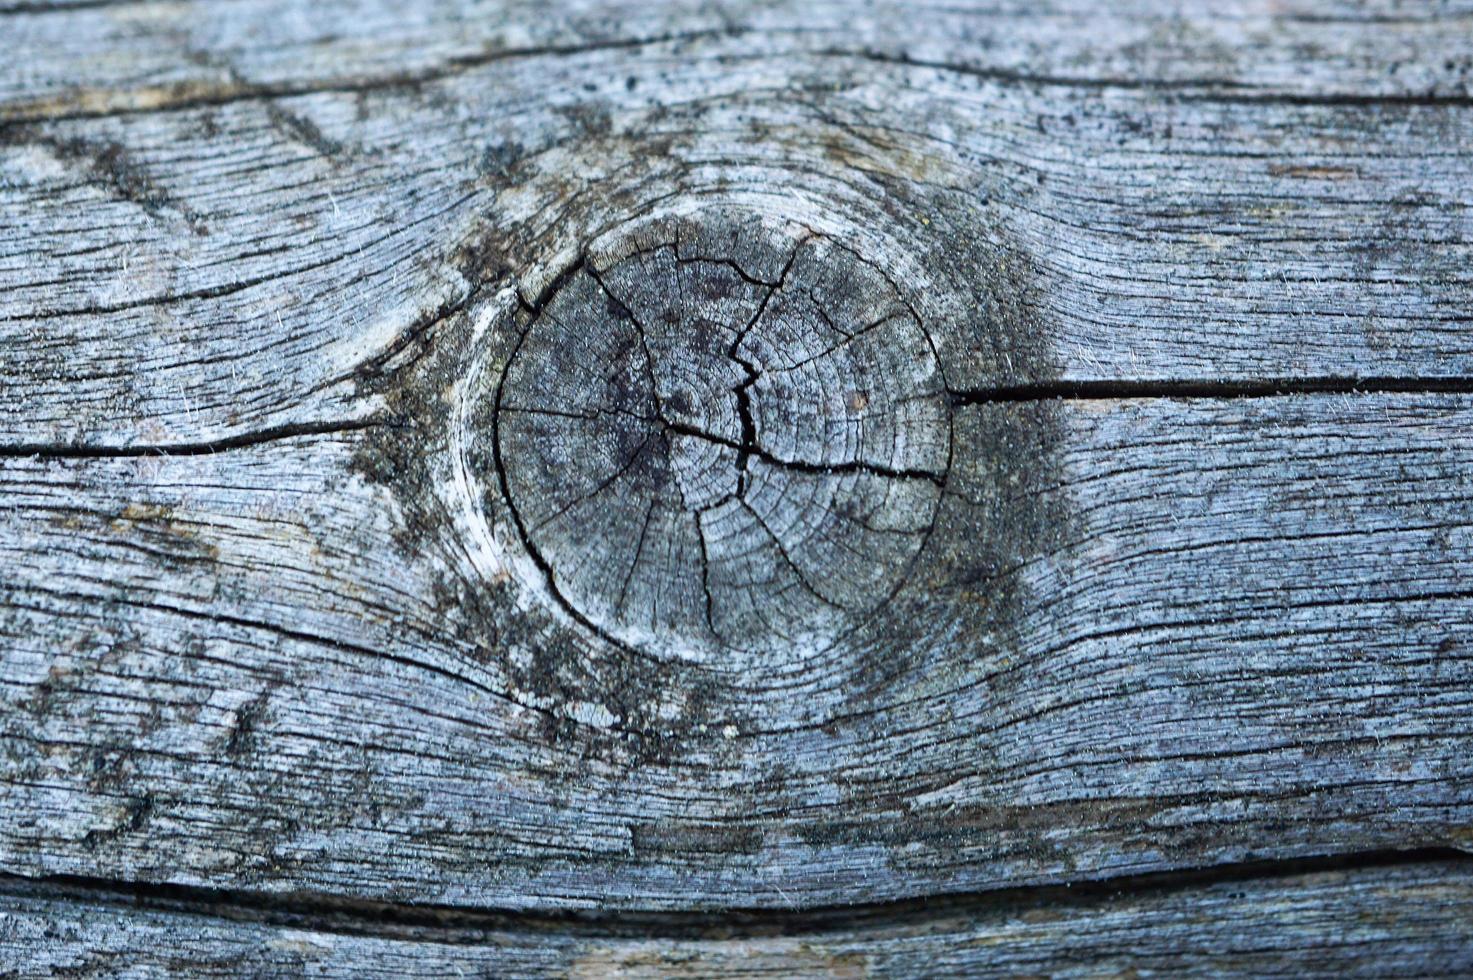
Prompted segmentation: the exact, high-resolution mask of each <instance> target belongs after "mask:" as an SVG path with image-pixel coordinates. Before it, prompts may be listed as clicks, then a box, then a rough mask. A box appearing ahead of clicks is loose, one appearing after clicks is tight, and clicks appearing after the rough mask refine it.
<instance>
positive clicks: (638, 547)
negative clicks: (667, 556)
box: [614, 500, 658, 610]
mask: <svg viewBox="0 0 1473 980" xmlns="http://www.w3.org/2000/svg"><path fill="white" fill-rule="evenodd" d="M657 503H658V501H656V500H651V501H650V505H649V507H647V508H645V512H644V523H643V524H641V525H640V527H639V540H638V541H636V542H635V545H634V560H633V561H631V562H630V563H629V572H628V574H626V575H625V576H624V584H623V585H621V586H619V601H618V602H616V603H615V604H614V608H615V609H620V610H622V609H623V608H624V600H625V599H626V598H627V597H628V595H629V583H631V582H633V581H634V573H635V572H636V571H638V569H639V559H640V558H641V557H643V556H644V542H645V538H646V537H647V536H648V535H649V532H650V522H651V521H652V520H654V517H655V505H656V504H657Z"/></svg>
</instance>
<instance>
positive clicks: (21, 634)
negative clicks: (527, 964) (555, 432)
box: [0, 395, 1473, 907]
mask: <svg viewBox="0 0 1473 980" xmlns="http://www.w3.org/2000/svg"><path fill="white" fill-rule="evenodd" d="M955 432H956V445H957V450H956V454H957V458H958V461H959V462H958V463H956V464H954V465H953V467H952V470H951V473H950V476H949V478H948V482H947V494H946V496H945V498H944V501H943V504H942V507H941V509H940V511H939V513H938V517H937V527H936V531H935V532H934V533H933V534H932V536H931V538H930V540H929V542H928V544H927V547H926V550H925V551H924V552H923V553H922V555H921V556H920V558H919V560H918V562H917V565H916V568H917V569H918V570H917V571H916V572H915V573H914V574H912V575H911V576H910V577H909V578H908V580H907V582H906V586H905V588H904V589H902V590H901V592H900V593H899V594H897V595H896V597H895V598H894V599H893V600H891V601H890V602H889V603H888V604H887V605H886V606H885V607H884V611H883V614H882V615H880V616H879V617H878V619H877V621H876V623H875V624H874V625H872V626H871V627H870V631H869V632H867V633H862V634H861V639H863V638H864V637H869V640H868V641H867V642H868V643H869V644H870V645H868V646H867V645H865V643H863V642H857V643H851V644H849V645H847V646H842V647H839V648H835V649H833V650H831V651H829V652H819V653H817V654H816V655H808V654H806V653H805V652H804V651H803V650H800V649H797V648H782V649H780V650H778V651H777V652H775V653H772V652H769V654H768V655H767V656H765V657H763V656H748V657H746V658H737V659H736V660H734V661H733V660H732V657H731V655H728V656H726V657H724V658H718V659H717V660H716V661H715V662H703V661H702V660H701V659H700V658H696V659H694V660H691V661H685V660H682V659H680V658H678V657H664V658H654V659H650V658H648V657H645V656H640V655H638V651H634V652H630V651H627V650H624V649H620V648H618V647H613V646H610V645H608V644H607V643H604V642H601V641H600V639H599V638H598V637H597V636H596V635H591V634H590V633H589V632H588V631H587V630H585V629H584V628H583V627H582V626H581V625H580V624H579V623H577V622H575V621H573V620H572V619H570V618H569V617H567V616H562V615H559V613H560V608H559V605H558V603H557V602H556V601H555V599H554V597H552V596H550V595H548V594H547V593H546V590H545V588H544V587H543V585H542V581H543V580H542V579H541V577H540V575H539V572H538V571H537V569H536V568H535V567H529V566H528V565H527V563H526V562H525V560H524V559H522V558H519V557H518V552H517V550H516V548H515V542H514V541H513V540H511V539H510V538H509V535H511V534H512V533H513V532H512V530H511V529H510V528H509V527H508V526H506V525H505V524H498V525H497V528H496V529H495V530H493V531H491V532H490V534H491V536H492V538H491V539H489V540H488V539H483V538H482V537H481V536H480V535H481V534H483V533H485V528H484V526H483V525H480V524H479V521H481V520H483V519H484V512H483V511H482V510H481V509H480V507H479V505H478V504H477V503H476V501H477V500H478V499H479V498H480V496H481V494H480V493H479V492H478V491H472V492H471V494H470V496H469V497H468V498H459V500H458V502H457V498H455V497H454V496H452V497H451V498H450V499H449V500H448V501H447V502H445V503H443V504H434V505H426V506H425V507H424V508H423V509H421V510H419V511H416V510H414V509H413V507H414V504H413V498H412V497H410V498H406V499H408V500H409V501H410V502H409V503H406V502H405V501H404V500H401V499H396V496H395V490H394V488H395V487H397V486H402V485H403V484H404V483H406V482H407V483H408V485H409V486H411V487H416V488H417V487H418V486H419V485H420V483H419V481H420V480H426V481H428V482H429V483H431V484H432V485H434V484H439V483H442V482H444V483H453V478H451V477H446V478H444V479H443V480H442V479H441V478H440V477H436V476H435V475H434V473H435V468H434V464H435V463H436V461H437V460H440V459H441V458H442V457H443V456H444V454H445V453H446V452H447V450H446V448H445V447H444V446H443V445H441V446H437V445H435V444H433V443H432V442H429V441H427V438H421V437H420V435H419V434H417V433H416V434H413V437H412V438H410V439H409V440H407V446H408V448H409V450H410V451H411V456H412V457H413V458H417V459H420V460H421V461H422V462H423V466H422V468H421V470H420V471H419V472H418V473H410V474H400V473H399V472H398V468H399V467H400V466H401V465H403V466H411V465H413V464H412V462H411V461H410V460H405V461H403V462H402V463H400V462H395V461H393V460H390V461H389V462H385V461H384V458H383V457H382V456H381V455H379V454H381V453H383V452H388V451H392V450H393V448H394V447H395V446H396V445H398V443H396V442H395V440H396V439H398V438H400V437H401V435H402V433H401V432H400V431H398V430H393V429H386V430H382V431H381V430H377V429H370V430H365V431H363V432H356V433H343V434H331V435H322V436H303V437H296V438H291V439H283V440H279V441H274V442H270V443H265V444H261V445H256V446H250V447H242V448H237V449H231V450H228V451H222V452H218V453H214V454H209V453H205V454H200V455H191V456H182V457H181V456H174V457H167V456H145V457H141V458H120V459H46V458H39V459H27V460H10V461H8V462H7V464H6V466H5V467H4V470H3V478H4V488H3V495H4V499H5V501H6V504H7V506H6V510H5V512H4V515H3V521H4V528H5V529H4V532H3V534H0V548H3V558H4V561H5V564H6V567H7V568H8V569H9V570H10V572H9V576H8V579H7V581H6V582H5V583H4V584H3V586H0V588H3V589H4V596H5V602H4V609H5V612H4V615H3V616H0V630H3V632H4V636H5V643H6V647H7V650H8V654H7V656H6V658H5V660H4V662H3V667H0V669H3V682H4V685H5V688H4V689H5V690H6V691H7V706H8V707H7V711H6V715H5V735H6V749H5V751H6V756H5V759H6V771H7V773H8V776H9V778H10V781H11V786H10V787H9V789H8V792H7V797H6V812H7V813H8V814H9V816H8V817H7V819H6V820H4V821H3V822H0V842H3V849H4V852H5V853H6V855H7V868H8V869H10V870H13V871H23V872H26V873H84V874H107V875H116V876H120V877H140V878H144V879H148V880H173V881H182V882H190V883H195V884H230V885H243V886H250V887H265V888H273V889H288V890H290V889H300V888H314V889H322V890H326V891H331V892H342V893H349V894H363V895H371V896H375V897H400V898H414V899H417V900H425V901H438V902H451V903H454V902H472V903H476V904H506V905H533V906H546V905H558V904H563V903H572V904H603V905H623V906H649V907H654V906H658V907H684V906H688V905H692V904H695V905H726V904H735V905H756V904H772V905H779V906H782V905H787V904H789V903H792V904H800V905H811V904H824V903H833V902H842V901H844V900H846V896H850V895H854V894H863V895H866V896H869V897H870V898H874V899H878V898H885V897H902V896H908V895H915V894H924V893H926V892H930V891H945V890H954V889H959V888H960V889H971V888H979V887H986V886H990V885H999V884H1007V883H1016V882H1020V881H1024V882H1031V881H1057V880H1064V879H1068V878H1072V877H1076V876H1081V875H1083V876H1094V875H1105V874H1117V873H1122V872H1131V871H1145V870H1159V869H1166V868H1174V867H1192V866H1198V865H1205V864H1212V863H1217V862H1222V861H1234V860H1242V859H1247V858H1253V857H1265V856H1280V857H1282V856H1294V855H1305V854H1316V853H1340V852H1347V851H1355V850H1359V849H1374V848H1381V847H1388V846H1391V847H1395V846H1408V845H1417V844H1428V845H1431V844H1455V845H1462V844H1466V843H1467V840H1468V838H1467V827H1468V826H1469V823H1470V819H1473V794H1470V791H1469V786H1470V783H1469V776H1470V772H1469V767H1470V765H1473V753H1470V751H1469V742H1468V734H1467V732H1466V726H1465V724H1464V720H1465V719H1466V718H1467V717H1468V712H1469V707H1470V692H1473V685H1470V681H1473V666H1470V660H1469V658H1468V655H1467V653H1468V651H1469V649H1470V646H1473V602H1470V596H1469V591H1468V582H1469V580H1468V568H1469V555H1470V548H1473V540H1470V535H1473V494H1470V491H1469V481H1470V480H1473V404H1470V398H1469V396H1466V395H1358V396H1339V395H1335V396H1330V395H1317V396H1286V397H1281V398H1263V399H1215V398H1214V399H1195V400H1186V401H1178V400H1167V399H1144V400H1133V401H1132V400H1123V401H1121V400H1106V401H1063V402H1042V403H1037V402H1035V403H1029V402H1023V403H1003V404H990V405H976V406H964V407H962V408H961V409H959V410H958V415H957V420H956V427H955ZM442 440H443V436H442ZM385 447H387V448H385ZM355 468H356V469H357V470H358V472H356V473H355ZM385 469H386V470H389V471H390V473H389V474H387V475H385V474H383V473H381V472H380V470H385ZM365 472H367V473H369V474H371V475H372V479H373V480H384V481H387V483H376V482H371V480H370V479H368V478H365V476H364V475H363V474H364V473H365ZM470 479H471V480H472V481H474V480H475V479H476V477H475V474H474V473H472V474H471V476H470ZM999 488H1003V490H1004V491H1005V493H1003V494H999V492H998V491H999ZM416 492H418V491H417V490H416ZM456 507H459V508H460V509H459V510H458V511H457V510H456V509H455V508H456Z"/></svg>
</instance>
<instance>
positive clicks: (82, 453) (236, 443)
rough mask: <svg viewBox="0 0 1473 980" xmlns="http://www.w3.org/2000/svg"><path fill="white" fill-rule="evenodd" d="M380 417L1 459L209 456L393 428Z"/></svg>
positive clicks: (15, 453) (51, 446) (70, 447)
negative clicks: (197, 439) (314, 438)
mask: <svg viewBox="0 0 1473 980" xmlns="http://www.w3.org/2000/svg"><path fill="white" fill-rule="evenodd" d="M394 424H395V423H393V422H391V421H389V420H386V419H384V418H382V417H376V418H367V419H343V420H339V421H327V422H292V423H287V424H285V425H276V426H271V427H269V428H265V429H257V430H255V431H253V432H242V433H239V434H237V435H232V436H222V437H221V438H219V439H211V440H205V441H197V442H159V443H147V444H132V445H126V446H88V445H80V444H75V443H24V442H22V443H14V444H12V445H8V446H0V459H31V458H39V459H140V458H145V457H151V456H212V455H214V454H215V453H222V452H229V451H230V450H234V449H249V448H251V447H253V446H262V445H266V444H268V443H273V442H281V441H283V440H286V439H297V438H302V437H308V436H326V435H338V434H342V433H348V432H361V431H363V430H365V429H374V428H381V427H392V426H393V425H394Z"/></svg>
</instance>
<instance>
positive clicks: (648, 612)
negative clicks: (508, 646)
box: [492, 226, 951, 662]
mask: <svg viewBox="0 0 1473 980" xmlns="http://www.w3.org/2000/svg"><path fill="white" fill-rule="evenodd" d="M704 231H705V232H707V234H704V235H703V236H701V237H700V241H699V242H697V243H692V242H691V241H689V240H687V241H686V242H685V243H684V244H682V242H681V241H680V240H679V236H677V235H676V234H675V233H674V232H673V231H672V232H671V233H670V234H667V235H663V236H659V235H656V236H653V237H652V238H651V237H650V236H646V239H645V240H641V241H640V242H638V243H637V245H632V246H630V247H629V248H627V249H625V250H624V251H623V253H621V254H615V255H613V256H609V257H605V258H603V259H602V260H600V259H599V258H586V259H584V260H582V261H580V262H579V263H578V264H577V265H575V266H574V267H573V268H572V269H571V270H570V271H569V272H567V273H566V274H565V275H564V276H563V277H562V278H561V279H560V280H559V281H558V282H557V283H556V284H555V285H554V286H553V287H552V288H551V290H550V291H549V292H548V293H547V294H546V295H544V297H543V298H542V300H541V302H540V303H538V304H537V308H536V311H535V314H534V315H533V316H531V318H530V322H529V323H528V324H527V326H526V329H525V333H523V335H522V337H521V340H520V343H519V344H517V346H516V347H515V349H514V350H513V351H512V352H511V354H510V357H509V359H508V361H507V365H506V370H505V373H504V375H503V376H502V379H501V383H500V385H499V386H498V387H497V390H496V393H495V399H496V401H495V406H494V411H493V413H492V417H493V418H494V424H493V429H494V433H493V434H492V438H493V439H494V440H495V450H496V454H497V456H498V459H499V460H500V466H499V471H500V477H501V480H502V481H503V484H504V486H503V491H504V494H505V497H506V501H507V503H508V505H509V507H510V509H511V511H512V516H513V519H514V524H515V527H516V530H517V532H518V534H519V535H520V537H521V539H522V544H523V546H524V547H525V548H526V550H527V552H528V553H529V554H530V555H531V557H532V559H533V561H534V562H535V563H536V565H537V567H538V568H539V569H540V571H541V573H542V575H543V576H544V577H545V579H546V582H545V584H546V586H547V588H548V589H549V590H550V592H551V597H552V598H553V599H554V600H555V601H556V602H557V603H558V604H560V605H562V606H563V607H564V608H565V610H566V611H567V612H568V613H570V614H571V615H573V616H574V617H575V618H577V619H578V620H579V621H580V622H582V623H583V624H584V625H585V626H586V627H589V628H591V629H592V630H594V631H596V632H597V633H598V634H600V635H602V636H603V637H604V638H605V639H607V640H610V641H612V642H614V643H616V644H618V645H619V646H622V647H626V648H633V649H636V650H638V651H640V652H643V653H648V654H651V655H654V656H657V657H660V658H662V659H664V658H679V659H682V660H688V661H696V662H712V661H716V660H719V659H721V658H727V659H730V658H731V657H733V656H737V657H740V658H743V659H746V658H751V657H764V658H765V657H777V658H779V659H780V660H788V659H795V658H801V657H803V656H806V655H809V654H812V653H816V652H820V651H822V650H825V649H827V648H828V647H829V646H831V645H832V644H833V643H834V642H835V641H836V640H837V639H838V638H839V637H841V636H842V635H844V634H845V633H846V632H847V631H849V630H850V629H852V628H853V627H855V626H856V625H858V624H859V623H861V622H863V621H864V620H865V619H867V618H868V617H870V616H871V615H873V614H874V612H875V611H876V610H877V609H878V608H879V607H881V606H882V605H883V604H884V603H886V602H887V601H888V600H889V599H890V598H891V597H893V596H894V595H895V593H896V591H897V590H898V589H899V588H900V586H901V585H902V584H903V582H904V580H905V578H906V576H907V574H908V573H909V570H910V566H911V564H912V562H913V560H914V559H915V557H916V555H917V553H918V552H919V551H920V549H921V547H922V546H923V544H924V543H925V541H926V539H927V536H928V535H929V533H930V531H931V529H932V527H933V526H934V523H935V521H936V513H937V508H938V505H939V503H940V499H941V487H942V485H943V483H944V481H945V479H946V475H947V469H948V465H949V459H950V455H951V418H950V411H951V409H950V405H949V401H948V398H947V395H946V390H945V386H944V384H943V382H942V378H941V374H940V370H939V365H938V359H937V356H936V351H935V349H934V346H933V343H932V340H931V338H930V337H928V335H927V333H926V330H925V329H924V326H923V324H922V322H921V320H920V318H919V316H918V315H917V314H916V312H915V310H914V309H913V308H912V306H911V305H910V303H909V301H908V298H907V297H906V296H904V295H901V293H900V291H899V290H898V289H897V287H896V285H895V284H894V283H893V282H892V281H891V280H890V279H889V278H888V277H887V276H886V275H885V274H884V272H883V271H882V270H881V269H880V268H878V267H876V266H875V265H873V264H871V263H870V262H868V261H866V260H865V259H864V258H862V257H861V256H860V255H859V254H857V253H856V252H854V251H851V250H850V249H848V248H846V247H845V246H844V245H842V244H840V243H838V242H836V241H834V240H832V239H830V238H827V237H824V236H822V235H817V234H813V233H811V232H804V233H802V234H797V233H793V234H789V233H786V232H783V233H779V232H775V231H772V230H770V229H766V230H763V231H762V232H760V233H756V232H753V231H752V229H751V226H743V228H742V229H741V230H740V233H738V232H737V231H736V230H730V232H731V233H729V234H722V233H721V232H725V231H728V229H721V228H717V229H715V230H714V232H713V229H711V228H709V227H708V228H706V229H704Z"/></svg>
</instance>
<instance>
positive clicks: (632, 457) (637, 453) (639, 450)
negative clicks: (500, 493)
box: [532, 432, 656, 531]
mask: <svg viewBox="0 0 1473 980" xmlns="http://www.w3.org/2000/svg"><path fill="white" fill-rule="evenodd" d="M655 435H656V433H654V432H651V433H649V434H648V435H646V436H645V437H644V439H643V440H642V441H641V442H640V444H639V445H638V446H636V447H635V449H634V452H632V453H630V454H629V458H628V459H627V460H625V461H624V465H623V466H620V467H619V468H618V469H617V470H615V471H614V473H613V475H612V476H610V477H608V478H607V479H605V480H604V481H603V482H601V483H600V484H599V485H598V486H596V487H594V488H593V489H592V490H589V491H588V492H587V493H584V494H579V495H577V496H575V497H574V498H573V499H572V500H569V501H568V502H567V503H566V504H563V505H562V506H561V507H559V508H558V509H557V510H556V511H555V512H553V513H552V514H549V515H548V516H547V517H544V518H543V519H542V520H540V521H538V522H537V523H536V524H535V525H534V526H533V528H532V530H534V531H540V530H542V529H543V528H545V527H547V525H549V524H551V523H552V522H553V521H555V520H557V519H558V518H560V517H562V516H563V515H564V514H566V513H567V512H568V511H570V510H572V509H573V508H574V507H577V506H578V505H579V504H581V503H583V502H584V501H586V500H592V499H593V498H594V497H597V496H598V495H599V494H601V493H603V492H604V491H605V490H607V489H608V488H609V487H611V486H613V485H614V484H615V483H617V482H619V478H620V477H622V476H623V475H624V474H626V473H628V472H629V471H630V470H632V469H634V464H635V463H638V462H639V460H640V458H641V457H642V456H644V451H645V449H646V448H647V447H648V446H649V444H650V440H651V439H653V438H655Z"/></svg>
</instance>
